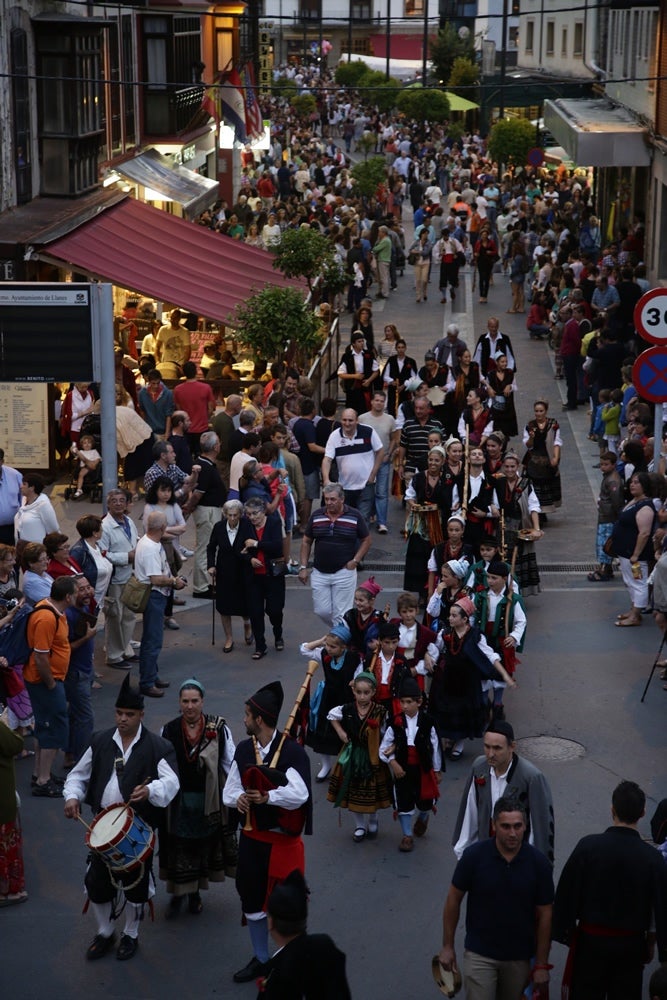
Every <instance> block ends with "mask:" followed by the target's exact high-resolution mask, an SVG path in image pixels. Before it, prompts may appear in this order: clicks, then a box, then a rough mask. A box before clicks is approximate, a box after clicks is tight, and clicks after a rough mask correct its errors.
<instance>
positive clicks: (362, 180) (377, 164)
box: [352, 156, 387, 198]
mask: <svg viewBox="0 0 667 1000" xmlns="http://www.w3.org/2000/svg"><path fill="white" fill-rule="evenodd" d="M352 176H353V177H354V190H355V191H358V192H359V194H360V195H362V197H364V198H372V196H373V195H374V194H375V192H376V191H377V189H378V186H379V185H380V184H382V183H384V182H385V181H386V179H387V172H386V169H385V162H384V157H383V156H373V157H372V158H371V159H370V160H366V161H365V162H364V163H356V164H355V165H354V166H353V167H352Z"/></svg>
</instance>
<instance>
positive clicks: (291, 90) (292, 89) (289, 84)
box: [271, 76, 296, 101]
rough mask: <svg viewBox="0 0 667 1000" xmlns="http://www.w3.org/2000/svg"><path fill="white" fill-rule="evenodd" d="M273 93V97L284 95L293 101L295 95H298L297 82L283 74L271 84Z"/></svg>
mask: <svg viewBox="0 0 667 1000" xmlns="http://www.w3.org/2000/svg"><path fill="white" fill-rule="evenodd" d="M271 94H272V95H273V97H284V98H285V99H286V100H288V101H291V100H292V98H293V97H296V84H295V82H294V80H288V79H287V77H285V76H281V77H279V78H278V79H277V80H274V81H273V83H272V84H271Z"/></svg>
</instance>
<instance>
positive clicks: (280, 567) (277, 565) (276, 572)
mask: <svg viewBox="0 0 667 1000" xmlns="http://www.w3.org/2000/svg"><path fill="white" fill-rule="evenodd" d="M286 573H287V563H286V562H285V560H284V559H283V558H282V557H281V558H280V559H269V574H270V575H271V576H285V575H286Z"/></svg>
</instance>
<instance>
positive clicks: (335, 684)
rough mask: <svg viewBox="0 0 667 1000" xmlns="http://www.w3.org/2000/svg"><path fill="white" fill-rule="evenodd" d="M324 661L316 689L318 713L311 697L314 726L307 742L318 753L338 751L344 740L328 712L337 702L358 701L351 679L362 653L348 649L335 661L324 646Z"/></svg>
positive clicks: (311, 715) (310, 726)
mask: <svg viewBox="0 0 667 1000" xmlns="http://www.w3.org/2000/svg"><path fill="white" fill-rule="evenodd" d="M320 662H321V664H322V672H323V674H324V677H323V679H322V680H321V681H320V683H319V684H318V685H317V687H316V689H315V691H316V692H318V694H319V697H318V698H317V700H316V711H315V712H314V711H313V701H312V699H311V714H310V725H309V727H308V736H307V737H306V743H307V744H308V746H309V747H312V748H313V750H315V751H317V753H325V754H338V753H339V751H340V748H341V742H340V739H339V737H338V734H337V732H336V730H335V729H334V728H333V726H332V725H331V723H330V722H329V720H328V719H327V715H328V713H329V712H330V711H331V709H332V708H335V707H336V706H337V705H344V704H345V703H346V702H350V701H354V695H353V694H352V688H351V687H350V681H351V680H352V679H353V678H354V673H355V671H356V669H357V667H358V666H359V655H358V654H357V653H350V652H346V653H344V654H343V656H342V657H341V658H340V659H339V660H334V659H333V657H331V656H329V654H328V653H327V652H326V650H324V649H323V650H322V653H321V657H320ZM311 684H312V681H311Z"/></svg>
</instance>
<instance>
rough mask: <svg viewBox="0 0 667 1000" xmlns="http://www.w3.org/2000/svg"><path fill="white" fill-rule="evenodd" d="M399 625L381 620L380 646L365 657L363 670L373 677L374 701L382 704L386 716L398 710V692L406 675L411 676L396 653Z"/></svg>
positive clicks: (389, 716) (401, 658) (404, 663)
mask: <svg viewBox="0 0 667 1000" xmlns="http://www.w3.org/2000/svg"><path fill="white" fill-rule="evenodd" d="M398 638H399V627H398V625H396V623H392V622H382V623H381V624H380V646H379V649H377V650H376V651H375V652H374V653H372V654H370V653H369V655H368V656H367V657H366V660H365V663H364V667H363V669H364V671H366V672H367V673H369V674H373V676H374V677H375V684H376V687H375V701H376V702H377V704H378V705H383V706H384V708H385V709H386V711H387V718H389V719H391V717H392V716H393V715H394V714H395V713H396V712H397V711H398V707H399V705H398V692H399V690H400V687H401V683H402V682H403V680H405V678H406V677H411V676H412V674H411V671H410V668H409V667H408V665H407V664H406V662H405V660H404V659H403V657H402V656H400V655H398V654H397V652H396V649H397V648H398Z"/></svg>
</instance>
